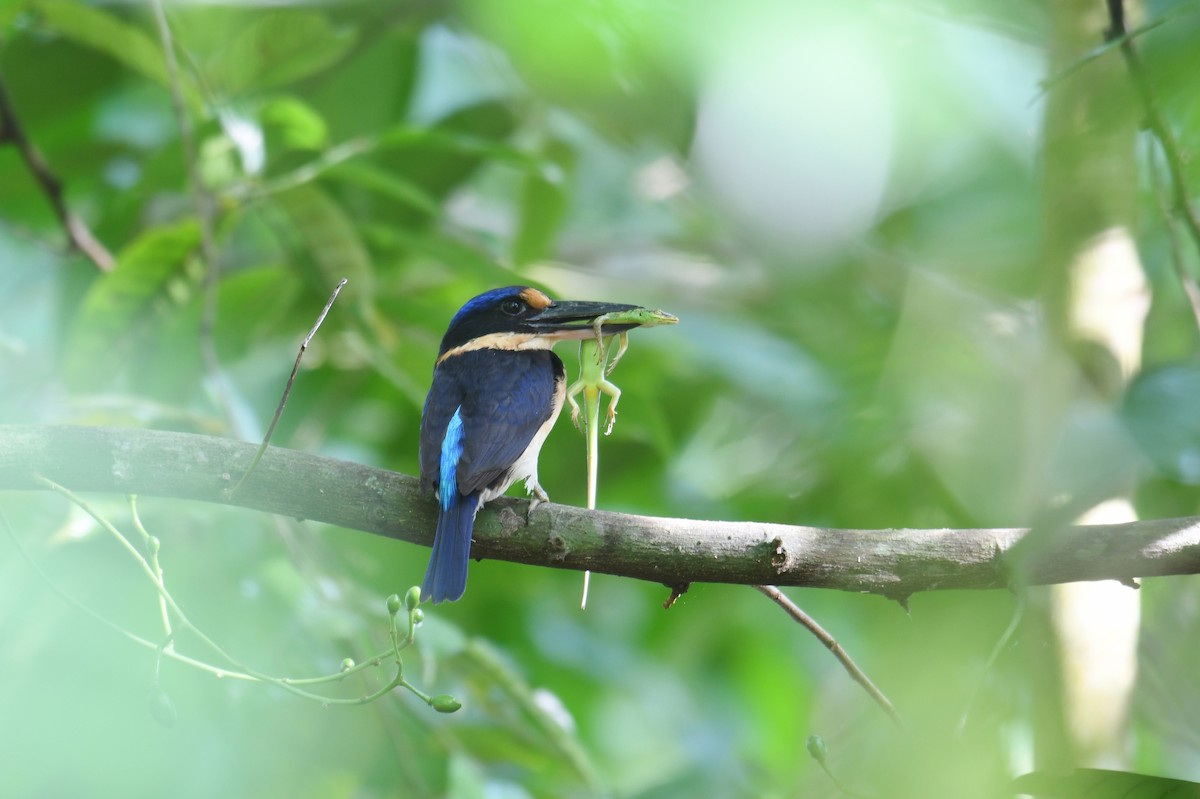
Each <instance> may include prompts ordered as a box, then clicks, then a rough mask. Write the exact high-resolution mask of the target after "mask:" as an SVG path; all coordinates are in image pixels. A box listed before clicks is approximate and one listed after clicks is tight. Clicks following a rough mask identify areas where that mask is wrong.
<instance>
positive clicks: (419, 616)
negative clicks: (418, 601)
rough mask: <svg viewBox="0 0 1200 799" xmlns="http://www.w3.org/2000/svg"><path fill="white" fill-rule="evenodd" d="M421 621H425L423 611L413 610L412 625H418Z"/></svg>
mask: <svg viewBox="0 0 1200 799" xmlns="http://www.w3.org/2000/svg"><path fill="white" fill-rule="evenodd" d="M423 621H425V611H423V610H421V609H420V608H413V612H412V623H413V624H420V623H421V622H423Z"/></svg>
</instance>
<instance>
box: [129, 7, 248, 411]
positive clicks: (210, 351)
mask: <svg viewBox="0 0 1200 799" xmlns="http://www.w3.org/2000/svg"><path fill="white" fill-rule="evenodd" d="M150 6H151V8H152V9H153V11H154V19H155V22H157V24H158V37H159V40H160V41H161V43H162V48H163V57H164V58H165V59H166V65H167V78H168V83H169V84H170V89H171V106H172V108H173V109H174V111H175V120H176V123H177V124H178V125H179V140H180V142H181V143H182V145H183V160H184V162H185V166H186V167H187V176H188V185H189V187H190V189H191V194H192V203H193V205H194V206H195V209H196V218H197V219H198V220H199V223H200V253H201V255H202V257H203V258H204V305H203V309H202V310H201V313H200V331H199V334H200V335H199V338H200V353H201V356H202V357H203V358H204V366H205V369H206V370H207V371H208V374H209V378H210V380H211V381H212V390H213V392H214V393H215V394H216V397H217V401H218V402H219V403H220V404H221V409H222V411H223V412H224V415H225V418H226V419H228V420H229V421H230V422H236V419H237V415H236V414H235V413H234V411H233V401H232V400H231V399H230V397H229V391H228V389H227V387H226V385H225V380H224V378H223V377H222V372H221V362H220V360H219V359H218V358H217V346H216V342H215V341H214V339H213V331H214V330H215V329H216V323H217V287H218V278H219V277H220V273H221V270H220V264H219V263H218V255H217V244H216V236H215V234H214V232H213V229H214V217H215V212H214V206H213V198H212V195H210V194H209V192H208V189H206V188H205V186H204V179H203V177H202V176H201V174H200V164H199V161H198V159H197V156H196V137H195V133H194V131H193V129H192V118H191V116H190V115H189V114H188V109H187V103H186V101H185V99H184V96H183V85H182V83H181V81H180V77H179V61H178V59H176V57H175V42H174V39H173V37H172V36H171V26H170V24H169V23H168V22H167V14H166V11H165V10H164V9H163V2H162V0H150Z"/></svg>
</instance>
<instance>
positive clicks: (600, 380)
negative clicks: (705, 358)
mask: <svg viewBox="0 0 1200 799" xmlns="http://www.w3.org/2000/svg"><path fill="white" fill-rule="evenodd" d="M678 321H679V319H678V317H675V316H672V315H671V314H669V313H666V312H664V311H659V310H651V309H650V308H634V309H632V310H629V311H614V312H613V313H610V314H605V315H603V316H600V317H597V318H596V321H595V322H594V323H593V324H592V330H593V332H594V333H595V335H594V336H593V337H592V338H587V339H584V340H583V341H580V342H579V379H578V380H576V381H575V382H574V383H572V384H571V385H570V386H569V387H568V388H567V404H568V405H570V406H571V421H572V422H573V423H574V424H575V426H576V427H579V417H580V408H579V403H578V402H576V400H575V398H576V397H577V396H578V395H579V394H583V404H584V407H585V408H586V413H585V414H584V415H583V420H584V421H583V423H584V427H583V431H584V433H586V434H587V506H588V508H589V509H593V510H594V509H595V507H596V472H597V469H598V466H599V463H600V438H599V430H600V395H601V394H607V395H608V396H609V397H610V400H609V403H608V412H607V414H606V424H605V428H604V435H606V436H607V435H609V434H611V433H612V429H613V424H614V423H615V422H616V420H617V402H618V401H619V400H620V399H621V389H619V388H617V387H616V385H615V384H613V383H612V382H610V381H609V380H608V376H609V375H611V374H612V371H613V369H614V368H615V367H616V365H617V362H618V361H620V360H621V358H622V357H624V355H625V351H626V350H627V349H629V331H628V330H624V331H621V332H620V333H617V334H615V335H616V337H617V338H618V345H617V351H616V354H615V355H613V359H612V360H611V361H609V360H608V355H609V347H610V346H611V339H612V338H613V337H612V336H608V337H607V338H608V339H609V342H608V343H607V344H606V342H605V338H606V337H605V335H604V326H605V325H635V326H637V327H657V326H659V325H673V324H675V323H677V322H678ZM591 574H592V573H591V572H590V571H586V572H584V574H583V602H582V603H581V605H580V607H583V608H586V607H587V593H588V583H589V581H590V578H591Z"/></svg>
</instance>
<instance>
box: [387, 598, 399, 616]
mask: <svg viewBox="0 0 1200 799" xmlns="http://www.w3.org/2000/svg"><path fill="white" fill-rule="evenodd" d="M387 611H388V615H389V616H395V615H396V614H397V613H399V612H400V595H399V594H392V595H391V596H390V597H388V598H387Z"/></svg>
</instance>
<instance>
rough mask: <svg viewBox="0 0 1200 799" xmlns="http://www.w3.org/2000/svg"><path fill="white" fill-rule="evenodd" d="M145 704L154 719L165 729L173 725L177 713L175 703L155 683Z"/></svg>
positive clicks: (177, 716) (177, 715)
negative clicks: (147, 705)
mask: <svg viewBox="0 0 1200 799" xmlns="http://www.w3.org/2000/svg"><path fill="white" fill-rule="evenodd" d="M147 704H149V706H150V715H151V716H153V717H154V720H155V721H157V722H158V723H159V724H161V725H163V726H164V727H166V728H167V729H170V728H172V727H174V726H175V721H176V719H178V718H179V713H178V712H177V711H176V710H175V703H174V702H172V701H171V697H169V696H167V692H166V691H164V690H163V689H162V688H160V687H158V686H157V685H155V686H154V687H153V688H151V689H150V696H149V697H148V698H147Z"/></svg>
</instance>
